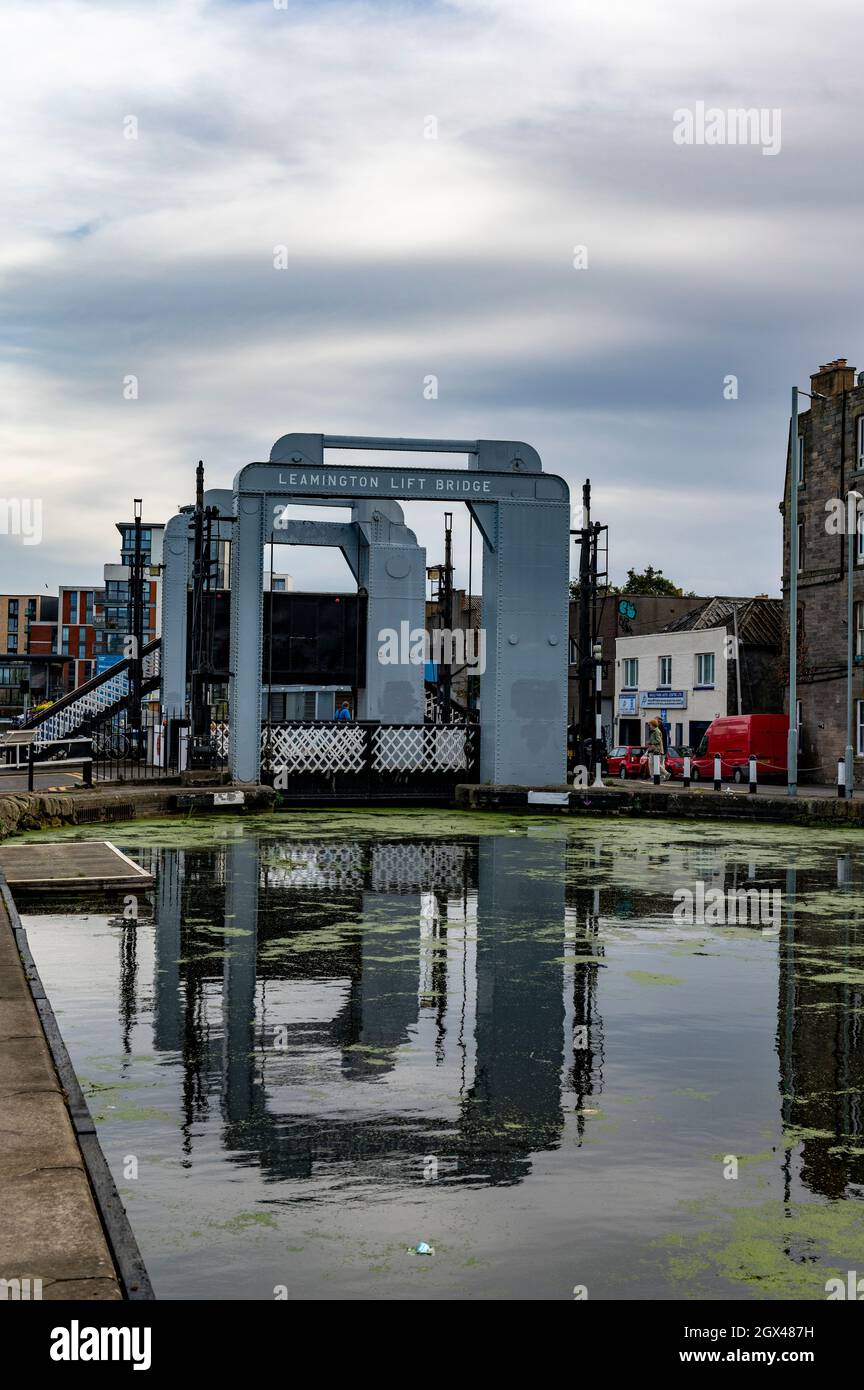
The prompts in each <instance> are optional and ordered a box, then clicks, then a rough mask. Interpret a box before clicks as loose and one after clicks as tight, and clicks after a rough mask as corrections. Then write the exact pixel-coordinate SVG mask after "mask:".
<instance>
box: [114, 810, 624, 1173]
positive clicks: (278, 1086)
mask: <svg viewBox="0 0 864 1390" xmlns="http://www.w3.org/2000/svg"><path fill="white" fill-rule="evenodd" d="M565 852H566V851H565V844H564V842H563V841H557V842H556V841H543V840H537V841H527V842H526V840H525V838H524V837H519V838H518V840H517V839H516V838H512V839H511V838H506V837H503V838H499V837H489V838H485V839H481V840H480V841H473V842H468V843H460V842H453V843H424V842H408V843H405V842H401V843H400V842H393V843H387V842H384V843H380V844H373V845H370V844H361V843H356V844H351V843H348V844H345V843H340V844H327V843H324V844H291V845H290V846H285V845H282V846H278V847H277V846H274V845H273V844H272V843H269V842H267V841H263V840H262V841H257V840H255V839H253V838H251V837H250V838H238V839H236V840H233V841H231V842H229V843H228V844H227V845H226V846H225V847H224V849H219V850H218V851H217V852H216V856H215V861H214V855H213V852H212V851H209V850H208V851H205V852H201V853H197V852H196V851H194V850H159V851H155V852H154V853H153V860H154V863H153V867H154V870H155V872H156V874H157V876H158V889H157V896H156V901H155V924H156V970H155V997H154V1023H153V1041H154V1048H155V1049H156V1051H157V1052H163V1053H172V1054H179V1055H180V1056H181V1057H182V1061H183V1068H184V1074H185V1081H184V1088H183V1095H184V1115H183V1129H184V1133H185V1135H186V1143H187V1146H188V1147H189V1148H190V1149H191V1146H192V1143H193V1138H192V1135H193V1131H194V1127H195V1122H196V1119H197V1118H199V1117H200V1114H201V1112H202V1107H203V1108H204V1109H206V1108H207V1107H208V1105H209V1104H210V1100H211V1098H212V1096H213V1092H214V1089H216V1088H215V1087H214V1080H216V1079H217V1078H221V1081H220V1089H221V1103H222V1113H223V1117H224V1136H223V1137H224V1143H225V1145H226V1147H227V1148H228V1149H230V1150H232V1151H234V1152H236V1153H237V1154H238V1156H239V1155H243V1156H244V1159H245V1161H252V1159H253V1158H254V1159H255V1161H257V1162H260V1164H261V1166H262V1168H263V1169H264V1170H265V1171H266V1172H267V1173H268V1174H271V1175H273V1176H274V1177H278V1176H286V1177H293V1178H296V1177H302V1176H308V1175H311V1174H312V1172H313V1170H314V1168H315V1166H316V1164H320V1163H326V1164H334V1163H336V1164H339V1163H341V1162H348V1161H350V1163H351V1164H352V1167H354V1168H355V1169H356V1165H357V1164H358V1163H375V1164H376V1175H377V1176H378V1178H379V1179H380V1178H381V1177H382V1175H386V1164H385V1165H384V1167H383V1169H382V1160H387V1159H388V1158H389V1157H390V1156H393V1157H396V1158H397V1159H398V1161H397V1163H396V1165H395V1167H394V1169H393V1176H394V1178H397V1179H398V1180H399V1181H404V1179H405V1176H406V1172H405V1168H406V1165H409V1166H410V1165H412V1163H413V1166H414V1168H415V1170H416V1173H417V1174H418V1175H422V1173H423V1172H424V1171H425V1172H426V1173H427V1174H428V1172H429V1164H428V1163H427V1164H426V1166H425V1169H424V1160H426V1159H431V1158H434V1161H435V1164H434V1166H435V1171H436V1174H437V1176H438V1178H439V1179H446V1178H450V1179H460V1178H466V1177H470V1179H471V1180H473V1181H475V1182H487V1183H489V1182H491V1183H508V1182H515V1181H518V1180H519V1179H520V1178H522V1177H523V1176H524V1175H525V1174H526V1173H527V1172H528V1171H529V1169H530V1158H531V1154H532V1152H535V1151H537V1150H540V1149H545V1148H549V1147H554V1146H555V1145H556V1144H557V1143H558V1141H559V1138H560V1134H561V1129H562V1125H563V1102H562V1091H570V1092H572V1091H573V1090H574V1088H575V1091H576V1094H577V1100H578V1102H581V1101H582V1100H584V1098H585V1097H587V1096H589V1095H590V1094H591V1093H592V1091H593V1090H594V1088H595V1087H596V1086H598V1085H599V1082H600V1073H599V1057H600V1055H601V1053H602V1030H601V1026H600V1023H599V1021H598V1019H597V1017H596V999H595V991H596V969H595V966H596V958H597V956H598V955H600V954H602V948H601V947H600V945H599V943H598V942H597V932H596V929H597V918H596V913H595V910H594V909H595V905H596V904H595V898H596V894H595V893H594V892H593V891H592V890H588V889H582V890H579V889H577V890H574V891H573V892H570V893H568V894H567V898H568V901H567V902H565ZM220 900H221V903H220ZM219 906H221V911H222V921H221V922H220V921H219V919H218V918H217V916H216V913H217V911H218V907H219ZM211 912H212V913H213V917H212V927H213V932H208V933H206V934H203V935H202V930H201V928H202V925H203V920H202V919H203V918H205V917H206V916H207V915H208V913H211ZM223 923H224V934H225V943H226V949H225V951H224V955H220V953H218V952H217V953H214V951H213V942H214V939H215V933H216V932H217V931H218V929H219V928H220V926H222V924H223ZM124 931H125V936H126V940H127V943H128V939H129V937H130V936H132V935H134V934H135V932H136V926H135V923H134V922H126V923H125V924H124ZM126 958H127V962H126V965H125V966H124V969H125V970H126V971H127V972H128V968H129V967H128V960H129V959H131V953H130V952H129V951H128V949H127V952H126ZM130 992H134V991H130V982H129V981H128V979H127V980H126V982H125V983H124V984H123V985H121V999H128V997H129V995H130ZM217 1002H218V1003H220V1004H221V1018H220V1017H219V1014H218V1013H217V1009H216V1005H217ZM130 1045H131V1044H130ZM424 1054H425V1055H427V1056H428V1057H429V1059H430V1060H431V1065H432V1066H433V1067H434V1070H435V1072H436V1073H437V1076H438V1079H436V1081H435V1084H434V1087H432V1088H431V1089H430V1090H429V1091H427V1092H424V1091H423V1090H422V1089H421V1090H420V1092H419V1094H418V1086H420V1087H422V1086H423V1083H424V1078H425V1071H423V1070H421V1071H418V1060H417V1059H418V1056H423V1055H424ZM337 1077H339V1078H341V1081H342V1082H344V1083H362V1084H358V1085H357V1086H356V1087H355V1088H354V1089H355V1090H356V1106H353V1105H352V1101H351V1095H352V1087H351V1085H350V1084H349V1085H347V1086H345V1085H343V1086H342V1087H340V1090H339V1096H338V1102H337V1103H336V1104H335V1105H334V1107H333V1109H332V1112H328V1107H327V1104H326V1102H325V1103H324V1105H323V1106H322V1105H321V1104H320V1103H319V1104H315V1105H308V1104H300V1105H298V1104H297V1103H296V1099H297V1097H296V1094H294V1103H292V1093H296V1091H297V1088H298V1087H300V1088H301V1090H302V1089H303V1088H305V1089H306V1090H308V1089H309V1088H310V1087H313V1088H314V1087H315V1086H316V1084H317V1085H318V1086H319V1087H320V1085H321V1084H324V1085H326V1086H327V1087H332V1085H333V1083H334V1080H335V1079H336V1078H337ZM381 1083H386V1097H387V1099H385V1100H384V1101H383V1109H382V1100H379V1099H378V1097H379V1096H380V1095H381V1091H382V1089H385V1088H382V1084H381ZM370 1086H371V1087H372V1088H373V1089H370ZM445 1097H446V1099H445ZM573 1103H574V1102H573V1098H572V1095H571V1096H570V1097H569V1100H568V1104H569V1108H571V1109H572V1107H573ZM391 1107H392V1108H391Z"/></svg>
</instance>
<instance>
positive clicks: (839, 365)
mask: <svg viewBox="0 0 864 1390" xmlns="http://www.w3.org/2000/svg"><path fill="white" fill-rule="evenodd" d="M854 385H855V368H854V367H847V366H846V358H845V357H838V358H837V359H836V360H835V361H834V362H826V363H825V364H824V366H822V367H820V368H819V370H818V372H814V373H813V375H812V376H811V377H810V390H811V391H812V392H813V394H814V396H840V395H842V394H843V392H844V391H851V390H852V388H853V386H854Z"/></svg>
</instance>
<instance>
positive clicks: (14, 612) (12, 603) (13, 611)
mask: <svg viewBox="0 0 864 1390" xmlns="http://www.w3.org/2000/svg"><path fill="white" fill-rule="evenodd" d="M17 616H18V600H17V598H10V600H9V617H10V618H13V617H15V618H17Z"/></svg>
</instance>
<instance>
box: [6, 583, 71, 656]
mask: <svg viewBox="0 0 864 1390" xmlns="http://www.w3.org/2000/svg"><path fill="white" fill-rule="evenodd" d="M56 621H57V599H56V598H55V597H54V596H53V595H51V594H0V657H5V656H26V655H27V654H28V653H29V652H30V642H31V630H32V628H33V625H34V624H35V623H39V624H46V623H56ZM39 636H40V642H41V641H42V640H44V627H42V628H40V634H39Z"/></svg>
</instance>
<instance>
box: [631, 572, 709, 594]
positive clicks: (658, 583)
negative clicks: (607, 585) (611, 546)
mask: <svg viewBox="0 0 864 1390" xmlns="http://www.w3.org/2000/svg"><path fill="white" fill-rule="evenodd" d="M619 592H620V593H622V594H668V595H669V597H670V598H695V597H696V595H695V594H694V593H693V590H692V589H690V590H688V592H687V593H686V594H685V592H684V590H683V589H679V588H678V587H677V586H676V585H675V584H673V583H672V580H671V579H667V578H666V576H665V574H664V573H663V571H662V570H655V568H654V566H653V565H648V566H647V567H646V568H645V570H644V572H643V573H642V574H637V573H636V571H635V570H633V569H629V570H628V571H627V583H626V584H625V585H624V586H623V588H622V589H621V590H620V591H619Z"/></svg>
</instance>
